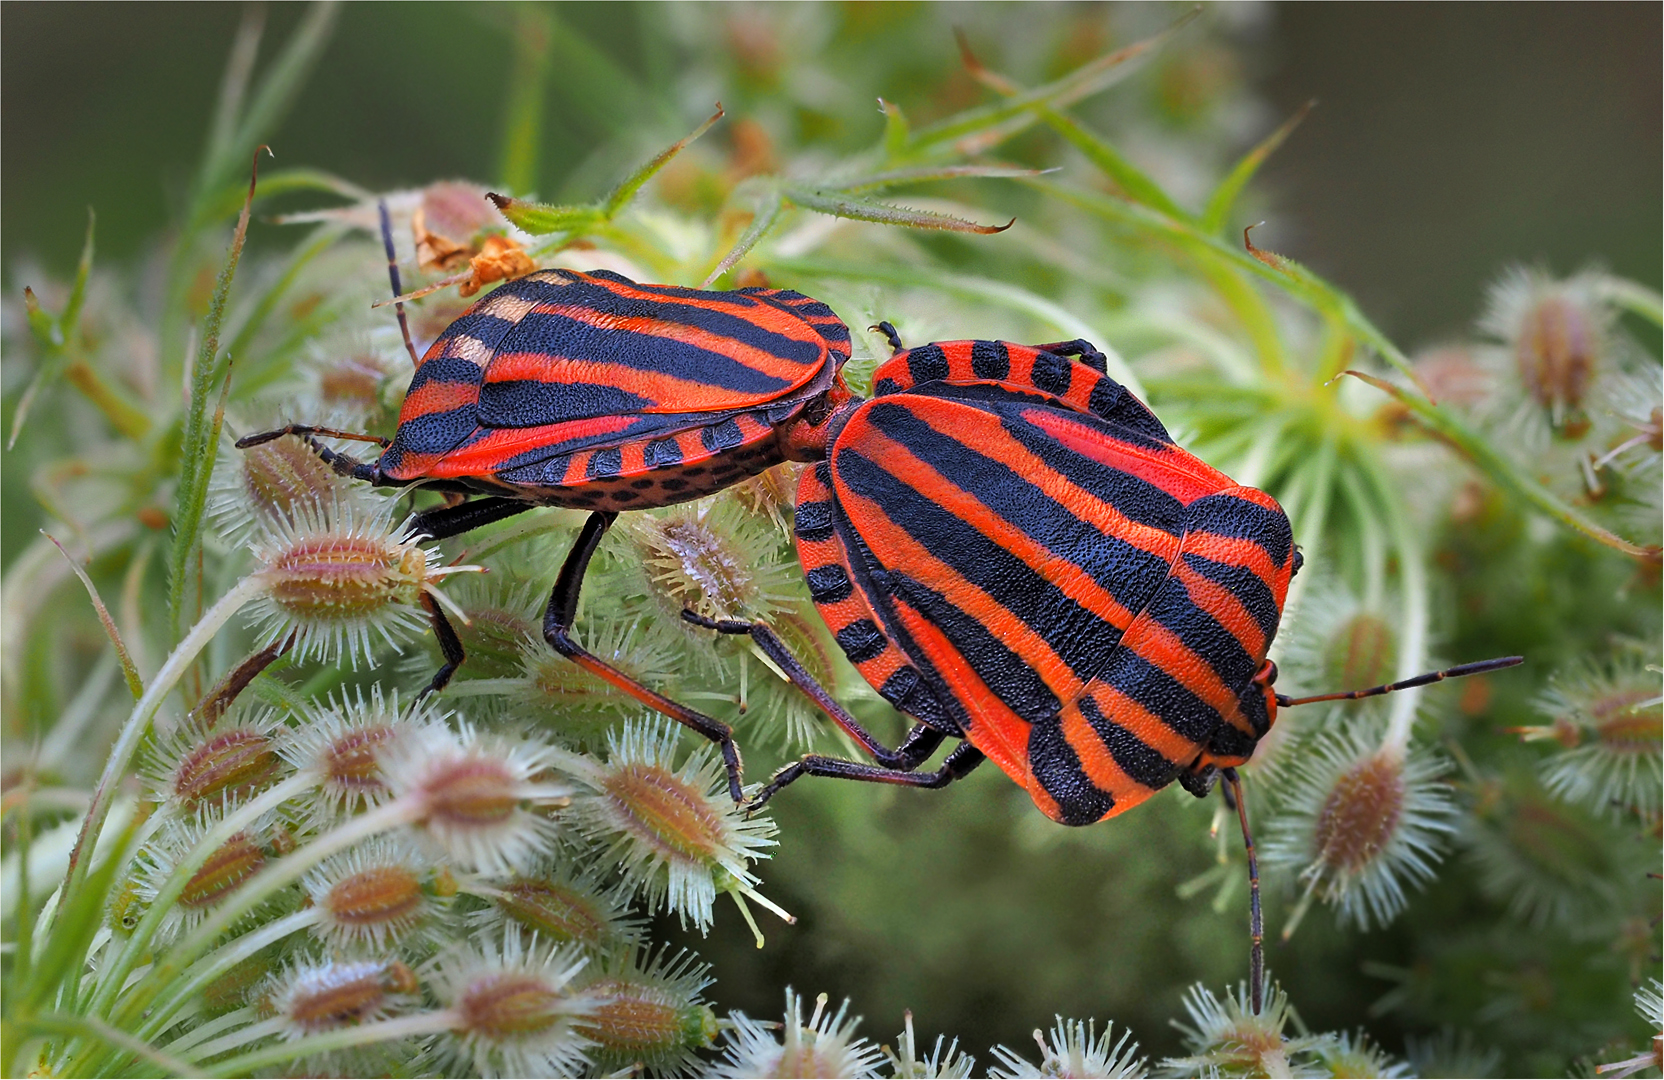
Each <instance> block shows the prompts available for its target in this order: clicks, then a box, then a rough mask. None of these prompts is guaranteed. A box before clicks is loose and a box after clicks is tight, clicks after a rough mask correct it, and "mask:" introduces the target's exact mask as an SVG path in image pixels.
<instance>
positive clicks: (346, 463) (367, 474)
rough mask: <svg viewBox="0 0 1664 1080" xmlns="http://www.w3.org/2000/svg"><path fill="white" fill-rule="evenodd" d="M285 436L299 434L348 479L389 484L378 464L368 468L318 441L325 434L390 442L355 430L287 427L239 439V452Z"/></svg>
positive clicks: (301, 426) (315, 452)
mask: <svg viewBox="0 0 1664 1080" xmlns="http://www.w3.org/2000/svg"><path fill="white" fill-rule="evenodd" d="M285 435H295V436H298V437H299V438H302V439H305V440H306V445H308V446H310V447H311V448H312V452H313V453H314V454H317V455H318V457H319V458H321V459H322V460H323V463H324V464H325V465H328V466H329V467H330V468H332V469H334V470H335V471H336V472H338V473H340V474H341V475H342V476H348V477H351V478H352V479H354V480H363V481H365V482H366V483H370V484H375V485H376V486H378V487H386V486H387V485H388V482H387V481H386V480H385V479H383V478H382V476H381V470H380V469H378V468H377V467H376V466H375V465H366V464H365V463H364V462H362V461H359V460H358V459H357V458H355V457H349V456H348V455H346V454H343V453H341V452H340V451H338V450H331V449H330V448H329V447H327V446H325V445H324V444H323V443H321V442H319V441H318V440H317V439H316V438H315V436H318V435H323V436H326V437H328V438H331V439H356V440H358V441H359V442H373V443H377V444H379V445H381V446H382V447H386V446H387V444H388V442H389V441H390V440H388V439H384V438H382V437H381V436H379V435H360V434H357V433H356V432H351V431H336V430H335V429H334V428H322V427H312V426H311V425H309V424H290V425H288V426H287V427H280V428H278V429H277V430H276V431H262V432H260V433H259V434H258V435H245V436H244V437H242V438H241V439H238V440H237V442H236V447H237V449H239V450H247V449H248V448H249V447H251V446H259V445H260V444H261V443H268V442H271V441H272V440H273V439H278V438H282V437H283V436H285Z"/></svg>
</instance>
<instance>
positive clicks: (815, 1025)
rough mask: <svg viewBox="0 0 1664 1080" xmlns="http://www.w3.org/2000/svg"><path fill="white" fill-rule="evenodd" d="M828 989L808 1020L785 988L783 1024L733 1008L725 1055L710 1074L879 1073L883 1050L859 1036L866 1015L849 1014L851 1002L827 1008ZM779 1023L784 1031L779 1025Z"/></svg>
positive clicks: (816, 1002)
mask: <svg viewBox="0 0 1664 1080" xmlns="http://www.w3.org/2000/svg"><path fill="white" fill-rule="evenodd" d="M826 1003H827V997H826V995H825V994H822V995H820V997H818V998H816V999H815V1011H814V1012H813V1014H811V1015H810V1017H809V1023H808V1024H807V1025H805V1024H804V1023H803V1001H802V999H801V998H799V997H798V995H797V994H796V992H794V991H793V990H792V989H791V988H790V987H788V988H787V989H786V1012H785V1023H784V1024H764V1023H761V1022H759V1021H756V1020H753V1019H751V1018H750V1017H749V1016H746V1015H745V1014H744V1013H741V1012H736V1013H730V1014H729V1017H728V1020H729V1023H730V1025H731V1026H730V1027H729V1028H728V1030H727V1031H725V1032H723V1037H724V1039H725V1040H726V1041H725V1044H724V1046H723V1053H722V1060H721V1061H720V1062H718V1063H717V1066H716V1070H715V1071H714V1072H713V1073H712V1074H711V1075H713V1076H719V1077H774V1076H844V1077H866V1076H877V1075H878V1066H879V1064H880V1063H882V1062H883V1060H884V1052H883V1051H882V1050H881V1049H879V1048H878V1047H876V1046H874V1045H873V1044H872V1043H870V1042H868V1041H867V1040H866V1039H857V1038H856V1037H855V1029H856V1028H858V1027H860V1025H861V1018H860V1017H859V1016H850V1015H849V1002H848V1001H845V1002H844V1003H843V1004H842V1005H840V1006H839V1007H838V1011H837V1012H836V1013H835V1014H828V1012H827V1009H826ZM775 1028H777V1029H779V1035H776V1034H775V1031H774V1030H771V1029H775Z"/></svg>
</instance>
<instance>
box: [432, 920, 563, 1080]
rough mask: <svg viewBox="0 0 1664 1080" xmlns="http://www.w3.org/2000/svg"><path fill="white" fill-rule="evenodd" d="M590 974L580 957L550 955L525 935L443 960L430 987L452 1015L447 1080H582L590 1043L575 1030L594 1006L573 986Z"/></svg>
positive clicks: (477, 945) (477, 944)
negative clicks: (457, 1075) (507, 1079)
mask: <svg viewBox="0 0 1664 1080" xmlns="http://www.w3.org/2000/svg"><path fill="white" fill-rule="evenodd" d="M583 967H584V960H583V959H582V958H581V957H580V956H579V955H578V954H577V953H576V952H575V951H573V950H569V949H568V950H551V949H549V948H547V947H544V946H540V945H539V944H538V943H537V942H536V941H533V942H532V943H531V944H529V945H526V944H523V943H522V942H521V939H520V935H519V934H514V933H510V934H505V935H504V936H503V938H502V939H501V941H500V942H499V941H497V940H496V939H485V938H480V939H477V940H476V941H474V942H473V943H471V944H469V945H465V946H459V947H457V948H454V949H451V950H450V951H448V952H446V953H443V954H441V955H440V956H439V957H437V958H436V960H435V962H434V964H433V965H432V966H431V968H430V969H429V982H430V983H431V985H432V986H433V987H434V990H435V992H436V993H437V994H438V995H439V999H440V1000H441V1001H443V1002H444V1003H445V1005H446V1006H447V1007H448V1009H449V1010H450V1012H451V1015H452V1020H451V1030H450V1032H449V1034H448V1035H447V1036H446V1037H445V1038H444V1040H443V1041H442V1043H441V1044H440V1046H439V1048H438V1049H439V1051H440V1055H441V1057H442V1058H443V1059H444V1061H445V1062H446V1063H447V1069H446V1071H447V1072H452V1073H454V1072H455V1071H457V1070H458V1069H469V1068H471V1069H472V1070H473V1071H474V1072H476V1073H477V1074H479V1075H480V1076H488V1077H489V1076H576V1075H577V1074H578V1072H579V1070H580V1069H582V1068H583V1066H584V1065H585V1064H586V1063H587V1062H588V1060H589V1057H588V1054H587V1053H586V1051H587V1049H588V1047H589V1045H590V1042H589V1040H588V1039H587V1038H586V1037H585V1036H584V1035H582V1034H581V1033H580V1032H578V1031H577V1030H576V1028H575V1026H574V1025H575V1023H576V1022H577V1021H578V1020H579V1019H581V1018H582V1017H584V1016H586V1015H588V1013H589V1011H590V1010H591V1008H592V1007H593V1002H592V1001H591V1000H590V999H589V998H588V997H586V996H584V995H582V994H575V993H573V992H572V991H571V989H570V984H571V982H572V979H573V977H574V976H575V975H577V974H578V972H579V971H581V970H582V969H583Z"/></svg>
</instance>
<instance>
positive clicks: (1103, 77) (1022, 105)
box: [907, 9, 1200, 153]
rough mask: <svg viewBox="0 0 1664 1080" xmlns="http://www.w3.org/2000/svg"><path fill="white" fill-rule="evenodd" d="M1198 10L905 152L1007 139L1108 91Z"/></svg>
mask: <svg viewBox="0 0 1664 1080" xmlns="http://www.w3.org/2000/svg"><path fill="white" fill-rule="evenodd" d="M1199 10H1200V9H1196V10H1192V11H1190V12H1188V13H1187V14H1185V15H1184V16H1183V17H1181V18H1180V19H1179V20H1178V21H1177V22H1175V23H1173V25H1172V26H1169V27H1168V28H1167V29H1166V30H1163V31H1162V32H1161V33H1159V34H1156V35H1155V36H1153V37H1150V38H1146V39H1145V40H1143V41H1139V42H1134V43H1133V44H1131V45H1128V46H1126V47H1125V48H1121V49H1116V50H1115V51H1114V52H1109V53H1105V54H1104V55H1103V56H1100V57H1098V58H1097V59H1096V60H1091V61H1088V62H1087V63H1085V64H1082V65H1081V66H1080V67H1078V68H1076V69H1075V70H1074V71H1071V72H1070V73H1069V74H1067V75H1065V76H1063V77H1062V78H1061V79H1057V80H1056V81H1054V82H1050V83H1047V84H1046V85H1044V86H1040V87H1037V88H1035V89H1033V90H1028V91H1025V92H1023V93H1019V94H1015V95H1013V96H1012V97H1010V98H1008V99H1007V100H1005V101H1004V102H1000V103H998V104H994V105H982V106H978V107H977V108H973V109H966V110H965V111H964V112H961V113H959V114H957V115H955V116H950V117H948V118H947V119H946V120H943V121H941V122H939V123H936V124H932V125H931V126H929V127H927V128H924V129H923V130H921V131H917V132H915V133H914V134H913V136H912V138H911V139H910V140H909V141H908V146H907V148H908V150H909V151H910V152H912V153H918V152H919V151H923V150H931V149H935V148H938V147H942V146H945V145H949V144H952V143H956V142H958V141H959V140H961V139H965V138H967V137H970V136H974V135H978V134H980V133H983V132H988V131H992V130H995V129H998V130H999V133H1000V138H1002V139H1003V138H1009V137H1010V136H1011V135H1014V134H1016V133H1017V132H1018V131H1021V130H1022V129H1023V128H1025V127H1028V126H1029V125H1031V124H1032V123H1033V122H1034V121H1035V120H1036V119H1038V118H1039V110H1040V109H1041V108H1043V107H1047V106H1049V107H1051V108H1053V109H1063V108H1067V107H1068V106H1070V105H1073V104H1074V103H1075V102H1077V101H1081V100H1083V99H1085V98H1088V97H1091V96H1092V95H1093V94H1097V93H1100V92H1102V91H1104V90H1107V89H1108V88H1109V87H1111V86H1114V85H1115V84H1116V83H1118V82H1120V81H1121V80H1122V79H1124V78H1126V77H1127V76H1128V75H1130V74H1132V72H1133V71H1135V70H1137V69H1136V67H1135V66H1133V65H1132V63H1131V62H1132V61H1134V60H1138V59H1141V58H1143V57H1144V56H1146V55H1148V54H1149V53H1151V52H1153V51H1154V50H1156V49H1158V48H1160V47H1161V46H1162V45H1164V44H1166V43H1167V40H1168V39H1169V38H1171V37H1172V36H1173V35H1174V34H1176V33H1177V32H1178V31H1179V30H1180V29H1181V28H1183V27H1184V26H1185V25H1186V24H1187V23H1189V22H1190V21H1191V20H1192V19H1194V18H1195V17H1196V15H1197V14H1198V12H1199ZM1006 121H1015V123H1014V124H1012V125H1011V126H1010V127H1009V128H1006V127H1002V126H1001V125H1004V124H1005V122H1006ZM979 148H980V149H987V148H988V146H987V145H983V144H979Z"/></svg>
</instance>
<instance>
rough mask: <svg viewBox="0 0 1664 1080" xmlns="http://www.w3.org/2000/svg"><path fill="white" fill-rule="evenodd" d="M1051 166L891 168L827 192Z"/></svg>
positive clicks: (1038, 172)
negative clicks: (1026, 167)
mask: <svg viewBox="0 0 1664 1080" xmlns="http://www.w3.org/2000/svg"><path fill="white" fill-rule="evenodd" d="M1054 171H1055V170H1053V169H1025V168H1021V167H1019V166H1016V165H941V166H936V167H929V166H926V167H924V168H917V169H892V170H890V171H889V172H881V173H873V174H872V175H871V176H863V177H862V178H860V179H859V180H850V181H848V182H847V183H837V184H830V185H828V186H827V190H829V191H843V192H855V191H882V190H884V189H885V188H892V187H900V186H901V185H903V184H922V183H927V182H929V181H932V180H960V179H963V178H965V177H984V178H992V179H1000V178H1011V177H1018V176H1044V175H1045V174H1046V173H1048V172H1054Z"/></svg>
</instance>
